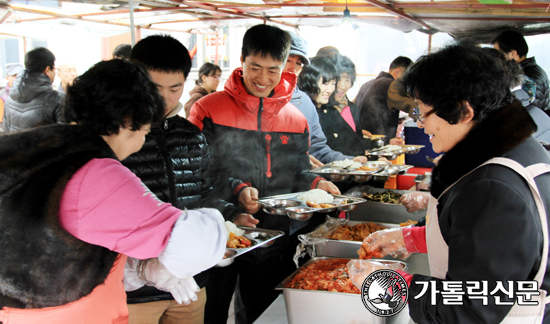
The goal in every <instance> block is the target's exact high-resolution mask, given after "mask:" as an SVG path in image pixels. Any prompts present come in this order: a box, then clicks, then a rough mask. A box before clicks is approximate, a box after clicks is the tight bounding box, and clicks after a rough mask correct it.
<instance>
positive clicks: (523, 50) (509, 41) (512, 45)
mask: <svg viewBox="0 0 550 324" xmlns="http://www.w3.org/2000/svg"><path fill="white" fill-rule="evenodd" d="M492 43H493V44H495V43H498V47H499V48H500V50H501V51H503V52H504V53H510V51H512V50H516V52H517V53H518V55H519V57H523V56H526V55H527V53H528V52H529V46H528V45H527V42H526V41H525V38H524V37H523V35H522V34H521V33H520V32H517V31H515V30H507V31H504V32H502V33H500V34H499V35H498V36H497V37H495V39H493V41H492Z"/></svg>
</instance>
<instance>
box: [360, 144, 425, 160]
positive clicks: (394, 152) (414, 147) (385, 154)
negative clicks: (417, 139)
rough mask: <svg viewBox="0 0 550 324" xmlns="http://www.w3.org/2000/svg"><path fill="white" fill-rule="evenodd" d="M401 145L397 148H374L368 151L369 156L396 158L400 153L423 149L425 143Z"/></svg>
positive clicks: (416, 151)
mask: <svg viewBox="0 0 550 324" xmlns="http://www.w3.org/2000/svg"><path fill="white" fill-rule="evenodd" d="M399 146H401V148H400V149H395V150H388V149H383V150H380V149H373V150H371V151H370V152H368V154H367V156H369V155H370V156H378V157H382V156H383V157H386V158H388V160H393V159H395V158H396V157H397V156H398V155H401V154H416V153H418V152H420V149H422V148H423V147H424V146H425V145H399Z"/></svg>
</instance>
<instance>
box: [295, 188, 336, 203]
mask: <svg viewBox="0 0 550 324" xmlns="http://www.w3.org/2000/svg"><path fill="white" fill-rule="evenodd" d="M296 198H298V199H299V200H301V201H312V202H316V203H330V202H332V200H333V199H334V197H332V196H331V195H330V194H328V193H327V192H326V191H324V190H321V189H313V190H310V191H306V192H304V193H303V194H301V195H298V197H296Z"/></svg>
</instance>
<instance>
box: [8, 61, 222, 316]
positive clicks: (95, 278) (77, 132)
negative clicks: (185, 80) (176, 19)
mask: <svg viewBox="0 0 550 324" xmlns="http://www.w3.org/2000/svg"><path fill="white" fill-rule="evenodd" d="M64 113H65V118H66V120H67V121H68V122H72V124H69V125H49V126H42V127H37V128H34V129H31V130H26V131H20V132H13V133H9V134H5V135H0V210H1V211H2V212H0V231H1V232H2V233H4V234H3V235H0V246H1V249H2V253H0V322H3V323H6V324H7V323H10V324H23V323H24V324H35V323H41V324H48V323H83V324H111V323H115V322H116V323H119V322H120V323H123V322H124V323H126V322H127V320H128V307H127V305H126V293H125V291H124V286H123V284H122V279H123V275H124V264H125V262H126V258H127V256H131V257H134V258H137V259H140V260H143V259H150V258H158V261H156V262H154V263H147V264H145V265H144V266H143V267H141V271H140V278H141V279H142V280H144V281H146V282H147V284H148V285H152V286H155V287H157V288H158V289H163V290H165V291H169V292H170V293H172V295H173V296H174V298H176V300H179V301H180V302H182V301H187V302H189V300H190V299H193V294H194V291H198V290H196V289H197V288H198V287H196V284H194V282H193V281H192V280H193V279H192V278H191V276H193V275H195V274H197V273H199V272H201V271H203V270H205V269H207V268H210V267H212V266H214V265H215V264H216V263H217V262H219V261H220V260H221V259H222V257H223V253H224V251H225V243H226V240H227V239H226V233H225V227H224V225H223V218H222V216H221V214H220V213H219V212H218V211H216V210H208V209H197V210H192V211H182V210H179V209H177V208H175V207H173V206H172V205H170V204H167V203H162V202H160V201H159V200H158V198H157V197H155V196H154V195H153V194H152V193H151V192H150V191H149V189H148V188H147V187H145V186H144V185H143V183H142V182H141V181H140V180H139V178H137V177H136V175H134V174H133V173H132V172H131V171H130V170H128V169H127V168H125V167H124V166H123V165H122V164H121V163H120V160H123V159H125V158H126V157H127V156H129V155H130V154H132V153H134V152H136V151H138V150H139V149H140V148H141V146H142V145H143V142H144V141H145V135H146V134H147V133H148V132H149V130H150V128H151V124H152V123H155V122H158V121H160V120H161V118H162V117H163V116H164V101H163V99H162V97H161V96H160V94H159V92H158V90H157V87H156V85H155V84H154V83H153V82H152V81H151V79H150V78H149V75H148V73H147V72H146V71H144V70H143V69H142V68H140V67H139V66H138V65H136V64H134V63H131V62H128V61H125V60H111V61H104V62H100V63H97V64H96V65H94V66H93V67H92V68H91V69H90V70H88V71H87V72H86V73H84V74H83V75H81V76H79V77H77V78H76V79H75V81H74V83H73V85H72V86H70V87H69V88H68V91H67V98H66V102H65V111H64ZM199 228H200V230H199ZM8 233H9V234H8ZM155 260H157V259H155ZM193 284H194V285H193Z"/></svg>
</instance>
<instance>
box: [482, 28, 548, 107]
mask: <svg viewBox="0 0 550 324" xmlns="http://www.w3.org/2000/svg"><path fill="white" fill-rule="evenodd" d="M493 46H494V48H495V49H497V50H500V51H501V52H503V53H504V55H505V56H506V59H507V60H513V61H514V62H517V63H518V64H519V65H520V66H521V68H522V69H523V73H525V75H526V76H528V77H529V78H530V79H532V80H533V81H535V83H536V84H537V87H536V88H537V89H536V94H535V100H534V101H533V105H534V106H536V107H538V108H540V109H542V110H543V111H544V112H545V113H546V114H548V115H550V81H549V80H548V75H547V74H546V72H545V71H544V70H543V69H542V67H541V66H540V65H538V64H537V61H535V58H534V57H530V58H527V53H528V52H529V46H528V45H527V42H526V41H525V38H524V37H523V35H522V34H521V33H519V32H517V31H513V30H507V31H504V32H502V33H501V34H499V35H498V36H497V37H496V38H495V39H493ZM524 90H525V89H524Z"/></svg>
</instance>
